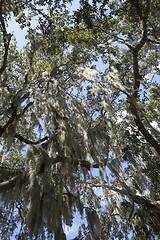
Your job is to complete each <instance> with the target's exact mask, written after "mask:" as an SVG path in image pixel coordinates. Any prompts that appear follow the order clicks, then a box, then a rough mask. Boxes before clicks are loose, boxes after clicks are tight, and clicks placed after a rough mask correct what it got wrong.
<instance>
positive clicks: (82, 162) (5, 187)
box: [0, 155, 99, 193]
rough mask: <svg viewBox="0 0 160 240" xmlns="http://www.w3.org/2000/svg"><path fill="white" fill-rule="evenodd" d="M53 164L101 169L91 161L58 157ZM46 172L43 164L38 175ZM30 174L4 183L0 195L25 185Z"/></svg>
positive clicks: (0, 184) (18, 176) (27, 173)
mask: <svg viewBox="0 0 160 240" xmlns="http://www.w3.org/2000/svg"><path fill="white" fill-rule="evenodd" d="M51 161H52V164H55V163H60V162H61V163H70V164H73V165H80V166H81V167H85V168H86V169H87V170H90V169H91V168H99V164H98V163H90V162H89V161H86V160H80V159H70V158H67V157H64V156H60V155H58V156H56V157H55V158H51ZM45 170H46V166H45V164H42V165H41V166H40V168H39V172H38V173H37V174H38V175H39V174H42V173H44V172H45ZM29 177H30V174H29V172H24V173H22V174H19V175H17V176H15V177H13V178H11V179H9V180H7V181H4V182H2V183H0V193H2V192H6V191H8V190H11V189H13V188H14V187H15V186H16V185H20V186H21V185H23V184H24V183H26V182H27V181H28V180H29Z"/></svg>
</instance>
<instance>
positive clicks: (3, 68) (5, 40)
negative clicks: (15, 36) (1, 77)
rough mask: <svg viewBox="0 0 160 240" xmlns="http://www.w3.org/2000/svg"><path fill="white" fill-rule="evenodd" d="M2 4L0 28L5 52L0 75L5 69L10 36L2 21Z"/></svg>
mask: <svg viewBox="0 0 160 240" xmlns="http://www.w3.org/2000/svg"><path fill="white" fill-rule="evenodd" d="M2 4H3V1H1V2H0V23H1V26H0V28H1V30H2V33H3V42H4V48H5V52H4V56H3V64H2V67H1V68H0V74H2V72H3V71H4V70H5V69H6V67H7V57H8V51H9V44H10V40H11V34H7V31H6V26H5V22H4V19H3V16H2Z"/></svg>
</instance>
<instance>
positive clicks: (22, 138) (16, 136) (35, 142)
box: [14, 133, 49, 145]
mask: <svg viewBox="0 0 160 240" xmlns="http://www.w3.org/2000/svg"><path fill="white" fill-rule="evenodd" d="M14 137H15V138H17V139H19V140H20V141H21V142H24V143H26V144H35V145H36V144H40V143H42V142H44V141H46V140H48V138H49V137H48V136H46V137H44V138H42V139H39V140H37V141H32V140H29V139H27V138H24V137H23V136H22V135H20V134H19V133H16V134H15V135H14Z"/></svg>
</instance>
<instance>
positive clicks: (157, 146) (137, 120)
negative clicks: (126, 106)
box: [130, 99, 160, 155]
mask: <svg viewBox="0 0 160 240" xmlns="http://www.w3.org/2000/svg"><path fill="white" fill-rule="evenodd" d="M130 109H131V113H132V114H133V116H134V121H135V123H136V126H137V127H138V129H139V131H140V132H141V133H142V135H143V136H144V137H145V139H146V141H147V142H148V143H150V144H151V146H152V147H153V148H154V149H155V150H156V152H157V153H158V154H159V155H160V144H159V143H158V142H157V141H156V140H155V139H154V138H153V137H152V135H151V134H150V133H149V132H148V131H147V129H146V128H145V127H144V125H143V123H142V121H141V119H140V117H139V114H138V111H137V108H136V106H135V104H134V101H133V100H132V99H130Z"/></svg>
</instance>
